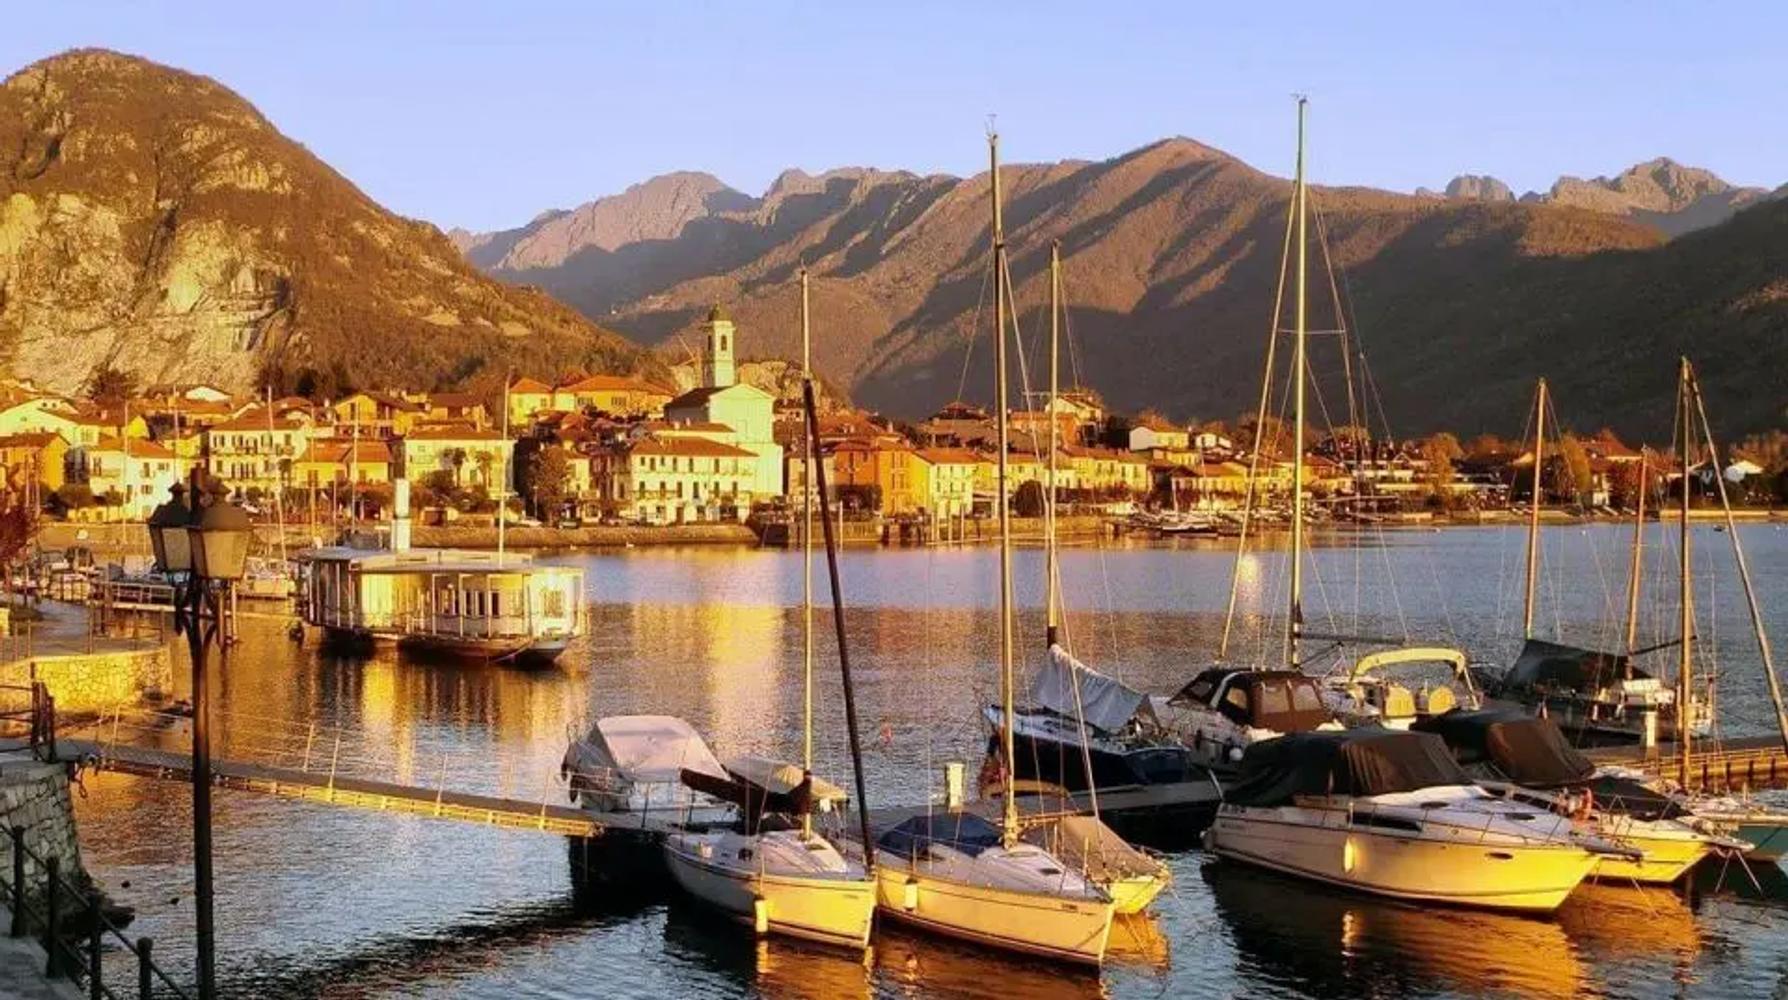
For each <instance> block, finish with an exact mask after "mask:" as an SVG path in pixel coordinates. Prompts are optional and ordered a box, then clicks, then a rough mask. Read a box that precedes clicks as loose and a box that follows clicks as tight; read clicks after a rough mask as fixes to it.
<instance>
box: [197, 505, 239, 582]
mask: <svg viewBox="0 0 1788 1000" xmlns="http://www.w3.org/2000/svg"><path fill="white" fill-rule="evenodd" d="M253 533H254V525H253V524H252V523H251V522H250V521H249V519H248V514H247V513H246V512H244V511H243V510H242V508H240V507H238V506H236V505H235V504H232V503H224V502H219V503H214V504H212V505H211V506H209V507H207V508H205V510H204V512H203V513H202V514H201V515H200V516H199V523H197V524H195V525H193V526H192V528H191V529H190V531H189V532H188V537H189V538H190V539H191V542H192V567H193V571H194V572H195V573H197V574H198V575H199V576H201V577H203V578H205V579H207V580H240V579H242V577H243V575H244V573H246V572H247V569H248V543H249V539H250V538H251V537H252V535H253Z"/></svg>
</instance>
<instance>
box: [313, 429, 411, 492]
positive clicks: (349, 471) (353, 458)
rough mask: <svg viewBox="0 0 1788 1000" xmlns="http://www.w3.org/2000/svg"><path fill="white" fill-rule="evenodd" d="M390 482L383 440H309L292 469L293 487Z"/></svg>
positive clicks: (388, 463) (387, 451) (387, 452)
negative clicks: (307, 445)
mask: <svg viewBox="0 0 1788 1000" xmlns="http://www.w3.org/2000/svg"><path fill="white" fill-rule="evenodd" d="M390 481H391V449H390V447H389V446H387V445H386V444H385V442H383V441H373V440H368V441H352V440H348V439H344V438H326V439H322V440H317V441H312V442H311V443H310V447H309V448H307V449H305V451H304V454H302V455H300V456H298V461H297V462H295V463H294V464H293V466H292V485H293V486H296V487H301V488H302V487H322V486H329V485H332V484H334V485H346V484H348V483H350V482H351V483H358V484H360V485H362V486H366V485H372V484H377V483H389V482H390Z"/></svg>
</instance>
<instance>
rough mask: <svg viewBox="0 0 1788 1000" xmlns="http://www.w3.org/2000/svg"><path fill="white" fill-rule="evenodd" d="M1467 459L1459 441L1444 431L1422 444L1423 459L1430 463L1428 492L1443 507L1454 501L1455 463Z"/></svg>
mask: <svg viewBox="0 0 1788 1000" xmlns="http://www.w3.org/2000/svg"><path fill="white" fill-rule="evenodd" d="M1464 457H1465V449H1463V448H1461V447H1459V439H1458V438H1456V437H1454V436H1453V435H1451V434H1449V433H1447V432H1445V431H1442V432H1441V433H1439V434H1436V435H1434V436H1433V437H1430V438H1428V439H1427V440H1425V441H1423V442H1422V458H1423V459H1424V460H1425V461H1426V462H1427V463H1428V492H1429V495H1430V496H1432V497H1434V499H1435V500H1436V501H1438V502H1439V504H1440V505H1441V506H1442V507H1445V506H1447V505H1448V504H1449V503H1450V502H1451V501H1452V496H1453V491H1452V488H1451V487H1452V484H1453V463H1454V462H1456V461H1458V460H1459V459H1461V458H1464Z"/></svg>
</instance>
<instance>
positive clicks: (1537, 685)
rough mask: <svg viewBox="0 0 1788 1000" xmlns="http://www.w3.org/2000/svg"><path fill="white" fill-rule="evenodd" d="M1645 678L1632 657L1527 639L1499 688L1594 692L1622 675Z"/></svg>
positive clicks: (1644, 674)
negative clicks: (1635, 665)
mask: <svg viewBox="0 0 1788 1000" xmlns="http://www.w3.org/2000/svg"><path fill="white" fill-rule="evenodd" d="M1629 671H1630V672H1631V675H1632V676H1634V677H1649V676H1651V675H1650V674H1647V673H1645V672H1644V671H1643V670H1639V669H1637V668H1636V667H1634V666H1633V660H1632V657H1630V656H1627V655H1625V654H1622V653H1603V652H1598V651H1596V650H1593V649H1580V648H1578V647H1576V646H1565V645H1561V644H1559V643H1556V642H1546V641H1544V640H1541V639H1529V640H1527V642H1526V643H1525V644H1524V645H1523V646H1522V647H1521V655H1520V656H1517V657H1516V658H1515V665H1514V666H1512V667H1510V668H1509V672H1508V673H1507V674H1504V675H1503V678H1502V689H1503V690H1504V691H1505V692H1509V693H1514V692H1521V691H1543V690H1560V689H1563V690H1569V691H1578V692H1581V693H1583V694H1594V693H1595V692H1596V690H1597V689H1599V688H1601V687H1602V686H1603V685H1605V684H1607V683H1609V682H1610V681H1613V680H1616V679H1619V678H1622V677H1625V676H1627V675H1628V673H1629Z"/></svg>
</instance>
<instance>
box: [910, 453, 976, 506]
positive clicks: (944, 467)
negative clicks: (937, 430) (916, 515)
mask: <svg viewBox="0 0 1788 1000" xmlns="http://www.w3.org/2000/svg"><path fill="white" fill-rule="evenodd" d="M918 456H919V459H920V460H921V461H923V462H924V463H925V465H926V469H925V502H924V503H923V504H922V505H921V506H922V507H923V508H924V511H925V513H926V514H928V515H930V516H931V517H941V518H953V517H961V516H965V515H967V514H968V513H969V512H971V511H972V510H974V506H975V481H976V480H977V479H978V478H979V474H980V470H981V467H982V466H983V465H985V464H986V463H985V461H984V460H983V459H982V458H981V456H980V455H978V454H976V453H974V452H972V451H969V450H968V449H966V448H922V449H920V450H919V452H918Z"/></svg>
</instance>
